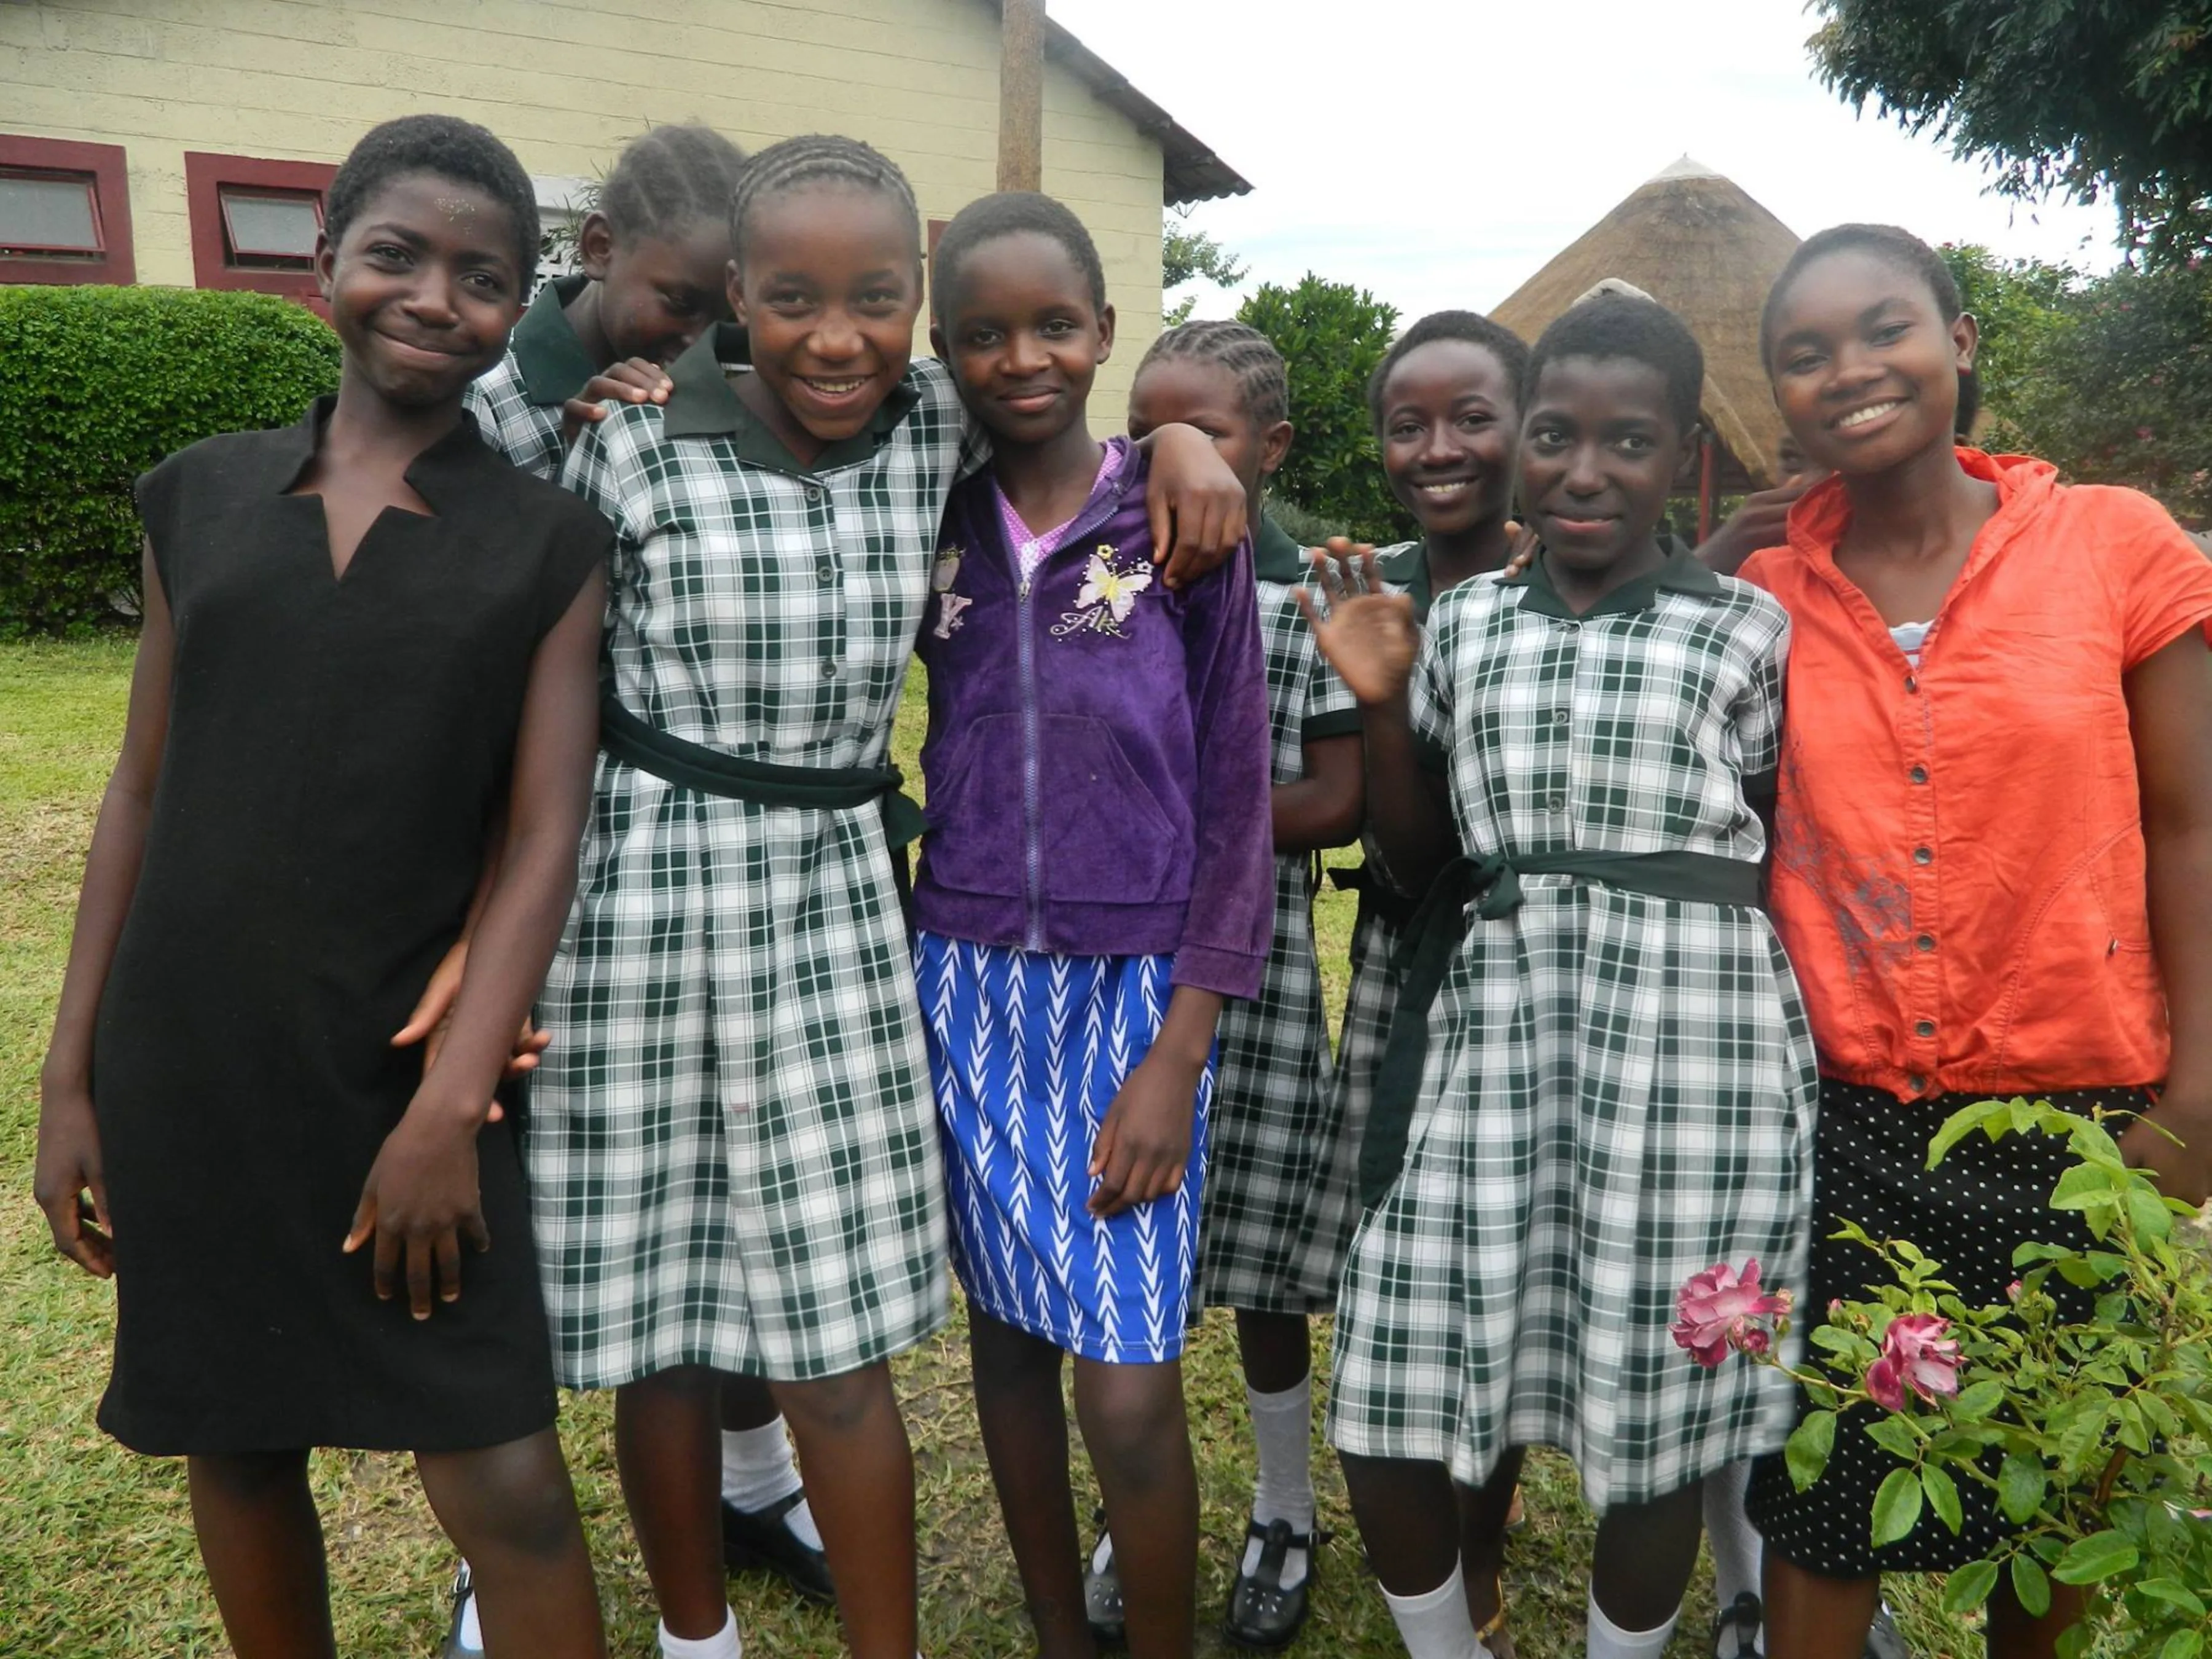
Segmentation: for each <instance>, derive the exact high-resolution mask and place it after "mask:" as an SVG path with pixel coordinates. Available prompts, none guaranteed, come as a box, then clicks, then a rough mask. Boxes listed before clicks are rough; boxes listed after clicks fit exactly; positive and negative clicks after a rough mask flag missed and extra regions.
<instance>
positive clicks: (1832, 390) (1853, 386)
mask: <svg viewBox="0 0 2212 1659" xmlns="http://www.w3.org/2000/svg"><path fill="white" fill-rule="evenodd" d="M1771 338H1772V342H1773V343H1772V344H1771V346H1770V347H1769V349H1768V351H1767V357H1766V367H1767V373H1768V374H1769V376H1770V377H1771V380H1773V383H1774V401H1775V404H1776V405H1777V406H1778V408H1779V409H1780V410H1781V411H1782V418H1783V420H1784V422H1787V423H1788V425H1789V428H1790V435H1791V436H1792V437H1794V438H1796V441H1797V443H1798V446H1799V447H1800V448H1802V450H1803V451H1804V453H1805V458H1806V459H1807V460H1808V461H1810V462H1811V463H1812V464H1813V465H1815V466H1817V467H1822V468H1826V469H1828V470H1831V471H1837V472H1841V473H1844V474H1846V475H1851V474H1857V475H1861V476H1864V475H1866V474H1869V473H1875V472H1883V471H1888V470H1889V469H1890V468H1892V467H1893V466H1896V465H1899V463H1901V462H1904V461H1906V460H1909V459H1912V458H1914V457H1916V456H1917V455H1920V454H1923V453H1926V452H1927V451H1928V450H1929V449H1930V448H1932V447H1942V449H1943V450H1944V451H1945V453H1948V452H1949V449H1950V447H1951V442H1952V430H1953V425H1952V423H1953V422H1954V419H1955V418H1956V416H1957V412H1958V407H1959V375H1960V372H1961V371H1962V370H1965V369H1969V368H1972V367H1973V364H1974V349H1975V345H1976V343H1977V335H1976V331H1975V326H1974V319H1972V317H1968V316H1964V315H1961V316H1959V317H1956V318H1954V319H1952V320H1950V321H1949V322H1946V321H1945V320H1944V319H1943V317H1942V313H1941V311H1940V310H1939V309H1938V308H1937V306H1936V296H1935V295H1934V294H1933V293H1932V292H1930V291H1929V287H1928V285H1927V283H1925V282H1923V281H1922V280H1921V279H1919V278H1918V277H1917V276H1914V275H1913V274H1912V273H1911V271H1909V270H1902V269H1900V268H1899V266H1898V265H1897V264H1896V263H1895V262H1893V261H1892V260H1889V259H1886V258H1882V257H1881V255H1880V254H1877V253H1873V252H1868V251H1867V250H1865V249H1862V248H1842V249H1838V251H1837V252H1833V253H1830V254H1827V255H1826V256H1825V257H1823V258H1817V259H1815V260H1814V261H1813V263H1812V264H1808V265H1807V266H1806V267H1805V268H1804V269H1803V270H1801V271H1799V272H1798V273H1797V275H1796V277H1795V278H1794V279H1793V280H1792V281H1791V283H1790V287H1789V288H1788V289H1787V290H1786V291H1785V292H1784V295H1783V296H1782V302H1781V304H1780V306H1779V307H1778V309H1777V311H1776V313H1775V316H1774V325H1773V328H1772V331H1771Z"/></svg>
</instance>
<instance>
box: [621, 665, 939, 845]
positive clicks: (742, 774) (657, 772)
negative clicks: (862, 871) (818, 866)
mask: <svg viewBox="0 0 2212 1659" xmlns="http://www.w3.org/2000/svg"><path fill="white" fill-rule="evenodd" d="M599 747H600V748H602V749H604V750H606V751H607V753H609V754H610V755H612V756H613V757H615V758H616V759H617V760H618V761H627V762H628V763H629V764H630V765H632V766H635V768H637V769H638V770H639V771H641V772H650V773H651V774H652V775H653V776H654V777H656V778H660V779H663V780H665V781H667V782H670V783H673V784H676V785H678V786H680V787H683V788H685V789H697V790H700V791H702V792H703V793H707V794H709V795H720V796H723V797H725V798H726V799H731V800H749V801H753V802H755V803H757V804H758V805H763V806H812V807H819V808H828V809H833V810H834V809H837V808H850V807H855V806H866V805H867V804H868V803H869V802H870V801H872V800H881V801H882V802H883V813H884V840H885V841H886V842H889V843H890V847H891V848H892V849H893V851H894V853H896V851H897V849H899V848H903V847H906V846H908V845H910V844H911V843H913V842H916V841H919V840H920V839H921V832H922V829H923V828H924V827H925V824H924V820H923V818H922V815H921V806H920V805H918V804H916V802H915V800H914V799H912V797H910V796H908V795H905V794H902V793H900V790H901V786H902V785H903V784H904V783H905V782H906V778H905V775H903V774H902V773H901V772H900V770H899V769H898V768H897V767H896V766H888V765H886V766H779V765H776V764H775V763H772V762H769V761H750V760H741V759H739V758H738V757H737V756H735V755H726V754H724V753H722V751H721V750H719V749H709V748H708V747H706V746H705V745H704V744H696V743H690V742H688V741H686V740H685V739H684V738H678V737H674V736H671V734H670V733H668V732H663V731H662V730H660V728H659V727H658V726H653V725H651V724H650V723H648V722H647V721H645V720H640V719H639V718H638V717H637V716H636V715H635V714H631V713H630V711H629V709H627V708H623V705H622V701H621V699H619V698H618V697H617V696H615V694H614V693H613V691H612V690H609V689H607V688H605V687H602V688H601V689H600V693H599ZM899 861H900V862H902V863H903V862H904V860H903V859H902V860H899Z"/></svg>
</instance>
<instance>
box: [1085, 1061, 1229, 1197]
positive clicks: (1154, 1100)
mask: <svg viewBox="0 0 2212 1659" xmlns="http://www.w3.org/2000/svg"><path fill="white" fill-rule="evenodd" d="M1205 1069H1206V1068H1205V1063H1204V1061H1202V1060H1201V1061H1200V1063H1199V1064H1198V1065H1196V1066H1193V1065H1191V1064H1190V1063H1189V1062H1188V1061H1187V1060H1180V1059H1177V1058H1176V1057H1175V1056H1172V1055H1170V1054H1164V1053H1162V1052H1161V1050H1160V1048H1159V1047H1158V1045H1157V1044H1155V1045H1154V1047H1153V1048H1152V1052H1151V1053H1150V1054H1146V1056H1145V1058H1144V1059H1143V1060H1140V1061H1139V1063H1138V1066H1137V1069H1136V1070H1134V1071H1133V1072H1132V1073H1129V1075H1128V1076H1127V1078H1126V1079H1123V1081H1122V1084H1121V1091H1120V1092H1119V1093H1117V1094H1116V1095H1115V1097H1114V1103H1113V1104H1112V1105H1111V1106H1109V1107H1108V1108H1107V1109H1106V1121H1105V1122H1104V1123H1103V1124H1101V1125H1100V1126H1099V1129H1098V1139H1097V1140H1095V1141H1093V1142H1092V1143H1091V1179H1092V1180H1093V1181H1096V1182H1097V1183H1098V1184H1097V1187H1095V1188H1092V1190H1091V1200H1090V1202H1089V1203H1088V1204H1086V1205H1085V1206H1084V1207H1085V1209H1087V1210H1088V1211H1089V1212H1091V1214H1092V1215H1095V1216H1102V1217H1103V1216H1110V1215H1119V1214H1121V1212H1122V1211H1124V1210H1126V1209H1128V1208H1130V1207H1131V1206H1133V1205H1138V1204H1149V1203H1151V1202H1152V1200H1154V1199H1156V1198H1165V1197H1166V1196H1167V1195H1168V1194H1170V1193H1173V1192H1176V1191H1177V1190H1178V1189H1179V1188H1181V1187H1182V1172H1183V1166H1184V1165H1185V1164H1188V1163H1189V1162H1190V1133H1191V1121H1192V1119H1193V1117H1194V1115H1195V1114H1196V1112H1197V1109H1198V1081H1199V1079H1200V1076H1202V1075H1203V1074H1204V1072H1205Z"/></svg>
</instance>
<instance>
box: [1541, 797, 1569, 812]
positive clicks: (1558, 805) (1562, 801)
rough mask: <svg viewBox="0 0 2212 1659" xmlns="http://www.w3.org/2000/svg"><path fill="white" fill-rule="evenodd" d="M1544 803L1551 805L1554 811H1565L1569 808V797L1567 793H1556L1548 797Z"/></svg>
mask: <svg viewBox="0 0 2212 1659" xmlns="http://www.w3.org/2000/svg"><path fill="white" fill-rule="evenodd" d="M1544 805H1547V806H1548V807H1550V808H1551V809H1552V810H1553V811H1554V812H1564V811H1566V810H1567V798H1566V797H1565V795H1562V794H1556V793H1555V794H1553V795H1552V796H1550V797H1549V798H1548V799H1546V801H1545V802H1544Z"/></svg>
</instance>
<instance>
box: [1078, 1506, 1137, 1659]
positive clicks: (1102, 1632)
mask: <svg viewBox="0 0 2212 1659" xmlns="http://www.w3.org/2000/svg"><path fill="white" fill-rule="evenodd" d="M1091 1523H1092V1524H1093V1525H1094V1526H1096V1527H1097V1528H1098V1535H1099V1537H1100V1538H1101V1539H1102V1540H1103V1539H1104V1538H1105V1537H1106V1535H1107V1534H1106V1511H1105V1510H1093V1511H1092V1513H1091ZM1097 1559H1098V1550H1097V1546H1095V1545H1094V1546H1093V1547H1092V1548H1091V1553H1090V1554H1088V1555H1086V1556H1085V1557H1084V1558H1083V1618H1084V1622H1085V1623H1086V1624H1087V1625H1089V1626H1091V1640H1092V1641H1094V1642H1096V1643H1097V1644H1098V1645H1099V1646H1100V1647H1103V1648H1118V1647H1121V1645H1123V1644H1125V1643H1126V1642H1127V1641H1128V1639H1129V1626H1128V1622H1127V1619H1126V1618H1125V1617H1124V1616H1123V1614H1122V1612H1121V1564H1120V1563H1119V1562H1117V1561H1115V1559H1114V1552H1113V1548H1112V1547H1111V1546H1110V1545H1109V1547H1108V1548H1107V1552H1106V1566H1105V1570H1104V1571H1100V1570H1099V1569H1098V1568H1097V1567H1095V1566H1093V1565H1091V1564H1092V1563H1093V1562H1094V1561H1096V1560H1097Z"/></svg>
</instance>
